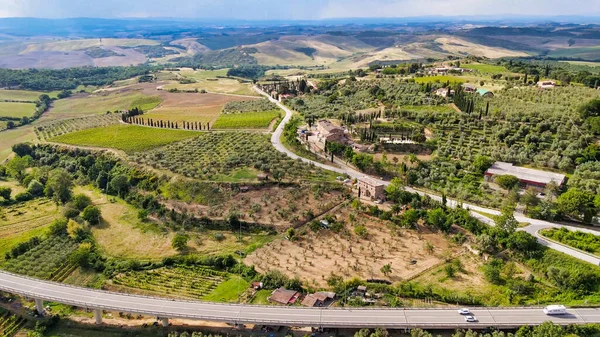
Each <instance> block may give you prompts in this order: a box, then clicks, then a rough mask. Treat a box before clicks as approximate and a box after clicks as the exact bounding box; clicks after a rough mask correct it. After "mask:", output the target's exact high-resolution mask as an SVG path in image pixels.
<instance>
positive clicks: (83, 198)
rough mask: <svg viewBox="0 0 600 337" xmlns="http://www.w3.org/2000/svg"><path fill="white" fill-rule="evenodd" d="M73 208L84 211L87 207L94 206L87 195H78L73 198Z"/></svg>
mask: <svg viewBox="0 0 600 337" xmlns="http://www.w3.org/2000/svg"><path fill="white" fill-rule="evenodd" d="M72 204H73V207H74V208H77V209H78V210H80V211H83V210H84V209H85V208H86V207H88V206H89V205H91V204H92V199H90V197H88V196H87V195H85V194H76V195H74V196H73V201H72Z"/></svg>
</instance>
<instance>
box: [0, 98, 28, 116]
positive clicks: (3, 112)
mask: <svg viewBox="0 0 600 337" xmlns="http://www.w3.org/2000/svg"><path fill="white" fill-rule="evenodd" d="M34 112H35V104H34V103H21V102H0V116H1V117H13V118H21V117H32V116H33V113H34Z"/></svg>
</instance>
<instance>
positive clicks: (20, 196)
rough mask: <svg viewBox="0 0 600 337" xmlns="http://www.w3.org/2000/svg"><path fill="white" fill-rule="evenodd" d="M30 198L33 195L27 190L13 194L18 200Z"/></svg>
mask: <svg viewBox="0 0 600 337" xmlns="http://www.w3.org/2000/svg"><path fill="white" fill-rule="evenodd" d="M31 199H33V195H31V193H29V192H21V193H19V194H17V195H15V200H16V201H18V202H23V201H28V200H31Z"/></svg>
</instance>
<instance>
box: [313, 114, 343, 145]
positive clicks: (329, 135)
mask: <svg viewBox="0 0 600 337" xmlns="http://www.w3.org/2000/svg"><path fill="white" fill-rule="evenodd" d="M317 131H318V132H319V136H318V139H319V141H320V142H321V143H326V142H336V143H344V144H345V143H346V141H347V139H346V133H345V131H344V129H343V128H341V127H339V126H335V125H333V123H331V122H330V121H328V120H325V119H322V120H320V121H318V122H317Z"/></svg>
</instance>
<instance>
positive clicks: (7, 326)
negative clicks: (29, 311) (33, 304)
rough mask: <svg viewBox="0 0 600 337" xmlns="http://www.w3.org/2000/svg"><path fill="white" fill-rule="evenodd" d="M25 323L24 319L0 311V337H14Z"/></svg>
mask: <svg viewBox="0 0 600 337" xmlns="http://www.w3.org/2000/svg"><path fill="white" fill-rule="evenodd" d="M25 322H26V321H25V319H23V318H21V317H19V316H17V315H13V314H12V313H10V312H9V311H6V310H4V309H2V310H0V337H10V336H14V335H15V334H16V333H17V332H19V330H20V329H21V327H23V325H24V324H25Z"/></svg>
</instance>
